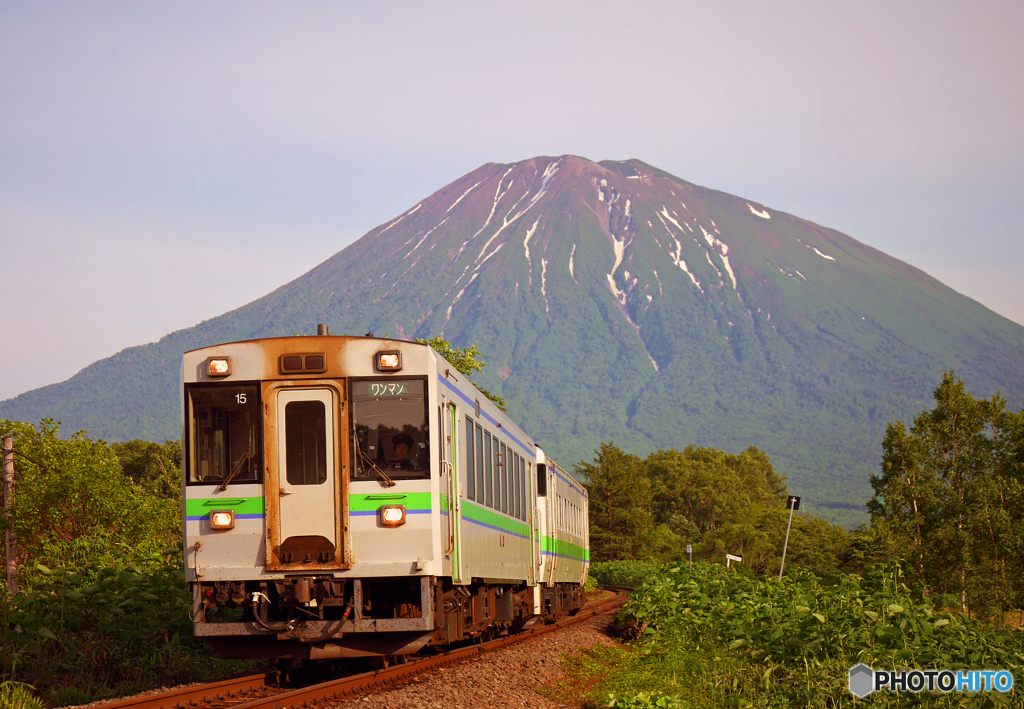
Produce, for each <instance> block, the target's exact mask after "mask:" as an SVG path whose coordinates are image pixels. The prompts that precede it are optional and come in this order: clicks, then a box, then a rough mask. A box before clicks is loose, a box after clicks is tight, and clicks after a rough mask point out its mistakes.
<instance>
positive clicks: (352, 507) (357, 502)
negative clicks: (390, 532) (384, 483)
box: [348, 492, 433, 512]
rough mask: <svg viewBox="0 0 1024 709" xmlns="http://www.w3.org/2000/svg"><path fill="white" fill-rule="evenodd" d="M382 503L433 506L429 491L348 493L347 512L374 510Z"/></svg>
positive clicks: (407, 506)
mask: <svg viewBox="0 0 1024 709" xmlns="http://www.w3.org/2000/svg"><path fill="white" fill-rule="evenodd" d="M384 505H405V509H406V511H409V510H429V509H431V508H432V507H433V505H432V503H431V497H430V493H429V492H404V493H403V492H394V493H386V492H382V493H377V494H374V495H349V496H348V511H349V512H376V511H377V510H378V509H380V508H381V507H383V506H384Z"/></svg>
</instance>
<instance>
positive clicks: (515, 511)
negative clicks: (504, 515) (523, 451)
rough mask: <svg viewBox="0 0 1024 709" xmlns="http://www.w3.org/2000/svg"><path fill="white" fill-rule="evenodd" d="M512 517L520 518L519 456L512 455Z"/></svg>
mask: <svg viewBox="0 0 1024 709" xmlns="http://www.w3.org/2000/svg"><path fill="white" fill-rule="evenodd" d="M512 480H513V485H512V504H511V505H510V506H511V507H512V516H513V517H515V518H516V519H519V518H520V514H519V485H520V483H519V454H518V453H515V452H513V453H512Z"/></svg>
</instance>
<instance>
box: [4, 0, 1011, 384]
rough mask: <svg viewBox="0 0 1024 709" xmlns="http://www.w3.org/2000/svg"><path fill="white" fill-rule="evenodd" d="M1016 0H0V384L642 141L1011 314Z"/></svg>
mask: <svg viewBox="0 0 1024 709" xmlns="http://www.w3.org/2000/svg"><path fill="white" fill-rule="evenodd" d="M1022 37H1024V3H1020V2H1019V1H1014V2H984V1H980V2H979V1H976V2H972V3H966V2H956V3H954V2H936V1H935V0H930V1H928V2H917V1H914V0H910V1H907V2H899V3H891V2H874V1H871V0H868V1H863V2H856V3H854V2H848V3H837V2H821V1H820V0H816V1H814V2H796V1H791V0H779V1H778V2H774V3H763V2H739V1H737V2H719V3H709V2H686V1H682V0H674V1H672V2H635V3H622V2H615V3H612V2H601V1H599V0H588V1H587V2H558V3H551V2H533V1H532V0H525V1H520V2H517V3H506V4H503V5H502V6H500V7H498V6H496V5H495V4H494V3H481V2H478V1H476V0H474V1H473V2H432V3H424V2H376V3H368V2H324V3H318V2H301V3H263V2H245V3H241V2H219V3H210V2H186V1H183V0H175V1H174V2H159V1H157V0H154V1H153V2H145V3H137V2H115V1H105V2H68V3H38V2H18V1H15V0H5V2H3V3H0V318H2V319H3V325H2V326H0V332H2V335H0V342H2V343H3V346H2V347H0V400H2V399H7V398H10V397H13V396H16V395H18V394H20V393H22V392H25V391H28V390H31V389H34V388H36V387H39V386H43V385H46V384H51V383H54V382H58V381H63V380H65V379H68V378H69V377H71V376H73V375H74V374H75V373H76V372H78V371H79V370H80V369H82V368H83V367H85V366H87V365H89V364H91V363H92V362H94V361H96V360H99V359H102V358H104V357H109V356H111V355H113V354H115V353H116V352H118V351H120V350H122V349H124V348H126V347H131V346H134V345H140V344H144V343H147V342H152V341H155V340H158V339H159V338H160V337H162V336H163V335H165V334H168V333H170V332H173V331H175V330H179V329H182V328H186V327H190V326H192V325H195V324H197V323H199V322H201V321H203V320H207V319H209V318H212V317H215V316H217V315H220V314H221V313H224V312H227V311H229V310H232V309H234V308H236V307H239V306H241V305H244V304H245V303H248V302H250V301H252V300H254V299H256V298H258V297H260V296H262V295H264V294H266V293H268V292H270V291H272V290H274V289H276V288H277V287H278V286H280V285H283V284H284V283H286V282H288V281H290V280H292V279H294V278H296V277H298V276H300V275H301V274H303V273H305V272H306V271H308V270H309V269H311V268H313V267H314V266H316V265H317V264H319V263H320V262H322V261H324V260H325V259H327V258H328V257H329V256H331V255H333V254H334V253H336V252H338V251H340V250H341V249H343V248H344V247H345V246H347V245H348V244H350V243H352V242H353V241H354V240H355V239H357V238H359V237H360V236H362V235H363V234H364V233H366V232H367V231H369V230H370V229H372V228H373V227H375V226H377V225H379V224H381V223H384V222H386V221H388V220H390V219H391V218H393V217H395V216H397V215H398V214H400V213H401V212H403V211H404V210H406V209H408V208H409V207H410V206H413V205H414V204H416V202H418V201H419V200H421V199H422V198H424V197H426V196H427V195H429V194H431V193H433V192H435V191H436V190H438V189H439V188H441V187H443V186H444V185H446V184H448V183H449V182H451V181H453V180H455V179H457V178H458V177H460V176H462V175H464V174H466V173H467V172H469V171H471V170H473V169H475V168H476V167H479V166H480V165H482V164H484V163H487V162H514V161H517V160H524V159H527V158H531V157H534V156H538V155H563V154H574V155H579V156H582V157H585V158H589V159H592V160H606V159H611V160H626V159H630V158H638V159H640V160H643V161H645V162H647V163H649V164H651V165H654V166H656V167H659V168H661V169H663V170H667V171H668V172H670V173H672V174H674V175H676V176H678V177H680V178H682V179H685V180H688V181H690V182H694V183H697V184H701V185H705V186H707V187H712V188H715V189H719V190H723V191H725V192H729V193H731V194H735V195H739V196H741V197H745V198H748V199H751V200H755V201H757V202H760V203H762V204H764V205H766V206H768V207H770V208H772V209H775V210H781V211H784V212H789V213H791V214H795V215H797V216H799V217H802V218H805V219H809V220H811V221H814V222H817V223H819V224H821V225H824V226H827V227H831V228H834V229H838V230H839V231H842V232H844V233H846V234H848V235H850V236H852V237H853V238H855V239H857V240H859V241H861V242H864V243H866V244H869V245H871V246H873V247H875V248H877V249H880V250H882V251H884V252H886V253H888V254H891V255H893V256H895V257H897V258H900V259H902V260H904V261H906V262H908V263H910V264H912V265H914V266H917V267H918V268H921V269H923V270H924V271H926V272H928V273H929V274H931V275H932V276H934V277H936V278H938V279H939V280H941V281H942V282H944V283H946V284H947V285H949V286H951V287H952V288H954V289H956V290H957V291H959V292H961V293H963V294H964V295H967V296H969V297H971V298H973V299H975V300H977V301H979V302H981V303H982V304H984V305H986V306H987V307H989V308H991V309H992V310H994V311H995V312H997V313H1000V314H1001V315H1004V316H1005V317H1007V318H1010V319H1012V320H1014V321H1016V322H1018V323H1024V284H1022V280H1021V278H1020V277H1019V273H1018V272H1019V271H1020V270H1021V266H1022V265H1024V233H1022V226H1021V225H1022V223H1024V220H1022V217H1024V40H1022V39H1021V38H1022Z"/></svg>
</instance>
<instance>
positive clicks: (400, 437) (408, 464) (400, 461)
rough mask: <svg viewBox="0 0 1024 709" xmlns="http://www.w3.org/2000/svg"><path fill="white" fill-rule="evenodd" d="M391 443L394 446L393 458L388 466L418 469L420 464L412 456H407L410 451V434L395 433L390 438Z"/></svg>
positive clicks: (411, 441) (401, 468)
mask: <svg viewBox="0 0 1024 709" xmlns="http://www.w3.org/2000/svg"><path fill="white" fill-rule="evenodd" d="M391 445H393V446H394V447H395V459H394V460H392V461H391V462H389V463H388V467H389V468H394V469H396V470H419V469H420V466H419V465H418V464H417V463H416V461H415V460H414V459H413V458H410V457H409V454H410V453H411V452H412V447H413V440H412V436H410V435H409V434H407V433H399V434H396V435H395V437H394V438H392V439H391Z"/></svg>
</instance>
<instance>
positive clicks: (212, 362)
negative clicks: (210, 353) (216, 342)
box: [206, 357, 231, 377]
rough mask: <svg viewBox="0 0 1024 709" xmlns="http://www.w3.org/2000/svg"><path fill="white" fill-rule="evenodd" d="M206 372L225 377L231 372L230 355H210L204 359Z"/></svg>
mask: <svg viewBox="0 0 1024 709" xmlns="http://www.w3.org/2000/svg"><path fill="white" fill-rule="evenodd" d="M206 373H207V374H209V375H210V376H211V377H226V376H228V375H229V374H231V358H230V357H210V359H208V360H206Z"/></svg>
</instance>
